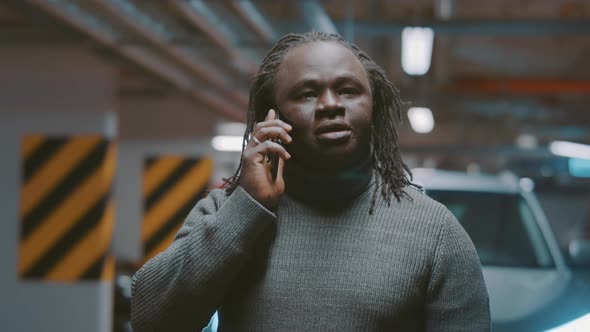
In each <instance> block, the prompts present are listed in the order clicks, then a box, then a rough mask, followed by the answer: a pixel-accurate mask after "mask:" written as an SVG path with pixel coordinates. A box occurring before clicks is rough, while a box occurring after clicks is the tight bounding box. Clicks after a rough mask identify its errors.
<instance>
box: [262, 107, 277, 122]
mask: <svg viewBox="0 0 590 332" xmlns="http://www.w3.org/2000/svg"><path fill="white" fill-rule="evenodd" d="M276 117H277V115H276V114H275V110H273V109H272V108H271V109H270V110H268V113H266V117H265V118H264V121H269V120H273V119H276Z"/></svg>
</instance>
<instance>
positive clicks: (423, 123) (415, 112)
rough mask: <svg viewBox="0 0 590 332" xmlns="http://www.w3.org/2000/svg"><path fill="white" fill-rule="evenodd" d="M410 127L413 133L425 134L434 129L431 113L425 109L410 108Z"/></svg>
mask: <svg viewBox="0 0 590 332" xmlns="http://www.w3.org/2000/svg"><path fill="white" fill-rule="evenodd" d="M408 118H409V119H410V126H412V129H414V131H415V132H417V133H420V134H427V133H429V132H431V131H432V129H433V128H434V117H432V112H431V111H430V109H428V108H426V107H410V109H409V110H408Z"/></svg>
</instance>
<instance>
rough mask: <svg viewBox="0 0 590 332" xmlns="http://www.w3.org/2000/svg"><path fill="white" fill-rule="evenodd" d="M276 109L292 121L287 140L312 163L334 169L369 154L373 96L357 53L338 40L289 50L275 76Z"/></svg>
mask: <svg viewBox="0 0 590 332" xmlns="http://www.w3.org/2000/svg"><path fill="white" fill-rule="evenodd" d="M275 93H276V103H277V108H278V110H279V111H280V113H281V115H282V116H283V118H282V120H284V121H285V122H288V123H290V124H291V125H292V126H293V131H292V133H291V136H292V137H293V141H292V143H291V144H288V145H286V147H287V149H288V150H289V152H290V153H291V155H292V156H293V160H297V161H298V162H300V163H303V164H305V165H307V166H309V167H314V168H323V169H334V168H342V167H346V166H348V165H350V164H353V163H357V162H358V161H359V159H360V158H366V157H368V151H369V145H370V137H371V119H372V106H373V99H372V95H371V87H370V84H369V78H368V76H367V72H366V71H365V69H364V67H363V66H362V64H361V63H360V62H359V61H358V59H357V58H356V57H355V56H354V54H353V53H352V52H351V51H350V50H349V49H347V48H346V47H344V46H341V45H340V44H338V43H336V42H311V43H307V44H303V45H301V46H297V47H296V48H294V49H292V50H290V51H289V52H288V53H287V54H286V55H285V56H284V58H283V61H282V63H281V64H280V66H279V69H278V71H277V74H276V77H275Z"/></svg>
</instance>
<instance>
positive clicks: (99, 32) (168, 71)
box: [29, 0, 245, 121]
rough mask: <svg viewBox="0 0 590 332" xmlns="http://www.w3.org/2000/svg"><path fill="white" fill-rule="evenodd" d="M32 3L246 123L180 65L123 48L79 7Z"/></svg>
mask: <svg viewBox="0 0 590 332" xmlns="http://www.w3.org/2000/svg"><path fill="white" fill-rule="evenodd" d="M29 2H30V3H32V4H34V5H36V6H37V7H39V8H41V9H42V10H43V11H45V12H47V13H49V14H50V15H52V16H54V17H56V18H58V19H59V20H61V21H63V22H65V23H66V24H68V25H70V26H72V27H74V28H75V29H77V30H79V31H81V32H82V33H84V34H87V35H89V36H90V37H92V38H93V39H94V40H96V41H97V42H99V43H100V44H102V45H104V46H107V47H109V48H112V49H114V50H115V51H117V52H118V53H119V54H121V55H122V56H124V57H125V58H127V59H129V60H131V61H132V62H134V63H137V64H138V65H140V66H142V67H143V68H146V69H147V70H148V71H150V72H151V73H153V74H155V75H156V76H158V77H160V78H161V79H163V80H165V81H168V82H169V83H171V84H173V85H174V86H176V87H178V88H179V89H181V90H183V91H186V92H188V93H189V94H190V95H191V96H193V97H195V98H197V99H198V100H199V101H200V102H204V103H205V104H206V105H208V106H209V107H211V108H212V109H214V110H216V111H217V112H219V113H220V114H222V115H223V116H225V117H228V118H230V119H232V120H235V121H244V120H245V114H244V112H243V111H242V110H241V109H240V108H237V107H236V106H234V105H233V104H232V103H229V102H227V101H226V100H225V99H224V98H222V97H220V96H218V95H217V94H216V93H215V92H213V91H210V90H209V91H203V90H202V89H199V90H195V89H194V87H193V86H194V84H193V80H192V77H189V76H188V75H186V74H185V73H184V72H183V71H181V70H179V69H178V68H177V67H176V66H174V65H172V64H170V63H168V62H166V61H164V60H163V59H161V58H160V57H159V56H157V55H155V54H154V53H152V52H150V51H149V50H146V49H145V48H144V47H141V46H129V45H127V46H123V45H121V44H120V43H119V39H120V38H119V36H118V35H116V33H115V32H113V31H108V28H106V27H104V26H101V25H100V23H99V22H98V20H97V19H96V18H95V17H92V16H90V15H88V14H86V13H84V12H82V11H81V10H80V9H79V8H78V7H77V6H76V5H74V4H71V3H64V2H62V1H58V0H49V1H47V0H29Z"/></svg>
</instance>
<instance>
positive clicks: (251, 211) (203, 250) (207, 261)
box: [131, 186, 275, 332]
mask: <svg viewBox="0 0 590 332" xmlns="http://www.w3.org/2000/svg"><path fill="white" fill-rule="evenodd" d="M274 221H275V215H274V214H273V213H272V212H270V211H268V210H267V209H266V208H264V207H263V206H262V205H260V204H259V203H258V202H257V201H256V200H255V199H253V198H252V197H251V196H250V195H248V194H247V193H246V191H244V190H243V189H242V188H241V187H239V186H238V187H237V188H236V190H235V191H234V192H233V193H232V194H231V195H230V196H229V197H225V193H224V192H223V191H221V190H216V191H212V192H211V193H210V194H209V195H208V196H207V197H206V198H204V199H202V200H201V201H199V202H198V203H197V205H196V206H195V207H194V208H193V209H192V211H191V212H190V213H189V215H188V217H187V218H186V220H185V222H184V224H183V226H182V227H181V228H180V230H179V232H178V234H177V235H176V237H175V239H174V242H173V243H172V244H171V245H170V247H168V248H167V249H166V250H165V251H164V252H162V253H160V254H158V255H157V256H156V257H154V258H153V259H151V260H149V261H148V262H147V263H145V265H144V266H143V267H142V268H141V269H140V270H139V271H137V272H136V273H135V275H134V276H133V279H132V284H131V294H132V298H131V324H132V326H133V330H134V331H136V332H142V331H199V330H200V328H202V327H205V326H206V325H207V323H208V321H209V318H210V317H211V316H212V315H213V313H214V312H215V310H216V309H217V308H218V307H219V306H220V304H221V302H222V300H223V297H224V296H225V295H226V293H227V290H228V288H229V287H230V286H231V283H232V281H233V280H234V278H235V277H236V275H237V274H238V273H239V271H240V270H241V269H242V267H243V266H244V264H245V261H246V258H247V257H248V254H249V252H250V251H251V249H252V248H253V247H254V245H255V243H256V240H257V238H258V237H259V236H260V234H261V233H262V232H263V231H264V230H265V229H266V228H267V227H268V226H269V225H271V224H272V223H273V222H274Z"/></svg>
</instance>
